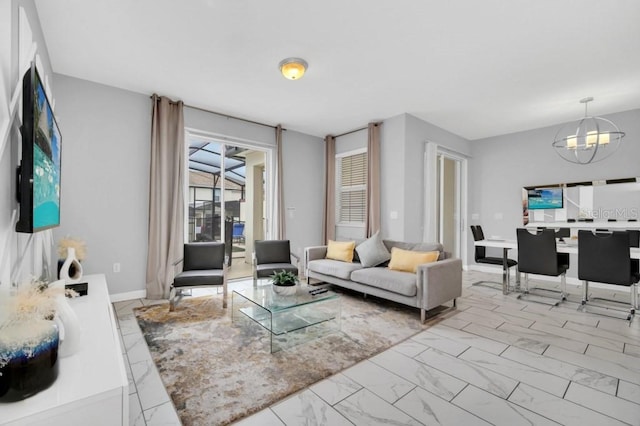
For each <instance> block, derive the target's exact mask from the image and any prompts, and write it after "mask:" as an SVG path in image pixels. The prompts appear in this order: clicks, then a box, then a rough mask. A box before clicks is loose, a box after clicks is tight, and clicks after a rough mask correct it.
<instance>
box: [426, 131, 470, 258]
mask: <svg viewBox="0 0 640 426" xmlns="http://www.w3.org/2000/svg"><path fill="white" fill-rule="evenodd" d="M466 175H467V158H466V157H465V156H463V155H461V154H457V153H454V152H452V151H449V150H447V149H446V148H443V147H441V146H439V145H437V144H436V143H433V142H427V144H426V149H425V210H424V212H425V216H424V220H425V222H424V241H438V242H439V243H440V244H442V245H443V247H444V250H445V251H447V252H449V253H451V255H452V256H453V257H458V258H461V259H462V260H463V262H466V257H467V247H466V244H464V242H465V241H466V230H465V217H466V214H467V213H466V199H467V196H466V191H467V185H466Z"/></svg>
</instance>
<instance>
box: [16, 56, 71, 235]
mask: <svg viewBox="0 0 640 426" xmlns="http://www.w3.org/2000/svg"><path fill="white" fill-rule="evenodd" d="M21 133H22V160H21V162H20V167H19V168H18V180H17V184H18V201H19V202H20V217H19V219H18V223H17V224H16V231H18V232H37V231H42V230H44V229H48V228H53V227H56V226H59V225H60V159H61V156H60V148H61V145H60V143H61V140H60V129H59V128H58V124H57V123H56V119H55V117H54V115H53V111H52V109H51V104H50V103H49V100H48V99H47V95H46V92H45V89H44V86H43V84H42V80H41V79H40V76H39V74H38V71H37V70H36V67H35V64H32V65H31V68H30V69H29V70H28V71H27V73H26V74H25V75H24V78H23V80H22V128H21Z"/></svg>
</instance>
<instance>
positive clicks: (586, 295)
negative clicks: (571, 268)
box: [582, 280, 589, 305]
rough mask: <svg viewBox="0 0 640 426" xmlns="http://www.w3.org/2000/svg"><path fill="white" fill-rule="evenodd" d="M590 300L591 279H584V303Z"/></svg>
mask: <svg viewBox="0 0 640 426" xmlns="http://www.w3.org/2000/svg"><path fill="white" fill-rule="evenodd" d="M588 301H589V281H587V280H584V281H582V304H583V305H586V303H587V302H588Z"/></svg>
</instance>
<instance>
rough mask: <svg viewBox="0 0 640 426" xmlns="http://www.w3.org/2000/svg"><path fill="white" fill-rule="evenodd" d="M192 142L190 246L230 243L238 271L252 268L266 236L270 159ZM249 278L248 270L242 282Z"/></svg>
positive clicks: (211, 142) (197, 140)
mask: <svg viewBox="0 0 640 426" xmlns="http://www.w3.org/2000/svg"><path fill="white" fill-rule="evenodd" d="M188 142H189V153H188V154H189V158H188V162H189V163H188V164H189V194H188V197H189V198H188V200H189V201H188V202H189V206H188V239H189V242H193V241H225V242H226V243H227V254H228V256H229V259H230V264H231V265H232V268H233V269H235V270H236V271H237V270H238V269H239V268H240V267H241V265H240V264H242V263H245V262H247V261H248V263H249V265H250V262H251V253H250V250H251V246H252V242H253V240H254V239H261V238H262V236H263V229H264V214H263V212H264V176H263V174H264V162H265V160H264V159H265V154H264V152H261V151H257V150H253V149H251V148H247V147H240V146H235V145H229V144H225V143H222V142H218V141H215V140H212V139H208V138H201V137H195V136H192V135H189V137H188ZM256 167H257V168H256ZM256 173H258V174H259V176H256ZM256 178H257V179H256ZM256 219H259V220H256ZM249 238H250V239H251V243H249V244H248V245H249V246H250V247H247V240H248V239H249ZM240 259H242V260H244V262H240ZM233 260H236V265H235V266H236V267H233V266H234V265H233ZM250 273H251V270H250V268H248V270H247V272H246V273H243V274H240V275H237V276H247V275H250ZM233 275H236V274H233Z"/></svg>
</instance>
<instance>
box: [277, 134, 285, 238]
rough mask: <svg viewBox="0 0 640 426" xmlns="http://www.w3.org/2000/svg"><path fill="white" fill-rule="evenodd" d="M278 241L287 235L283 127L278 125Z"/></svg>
mask: <svg viewBox="0 0 640 426" xmlns="http://www.w3.org/2000/svg"><path fill="white" fill-rule="evenodd" d="M276 151H277V152H276V156H277V158H276V161H277V164H276V203H277V211H276V215H277V217H276V221H277V222H276V224H277V228H278V229H276V239H278V240H284V239H285V235H286V229H285V223H284V218H285V216H284V186H283V185H284V184H283V182H284V180H283V166H282V126H281V125H280V124H278V125H277V126H276Z"/></svg>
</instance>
